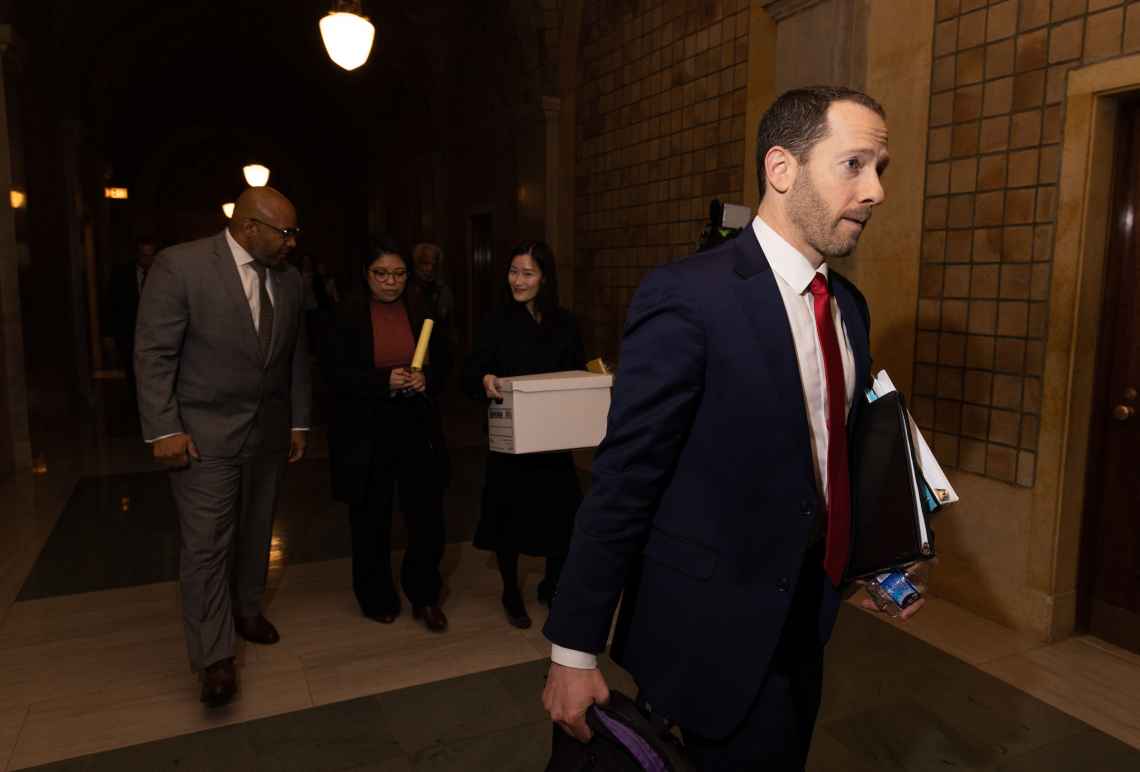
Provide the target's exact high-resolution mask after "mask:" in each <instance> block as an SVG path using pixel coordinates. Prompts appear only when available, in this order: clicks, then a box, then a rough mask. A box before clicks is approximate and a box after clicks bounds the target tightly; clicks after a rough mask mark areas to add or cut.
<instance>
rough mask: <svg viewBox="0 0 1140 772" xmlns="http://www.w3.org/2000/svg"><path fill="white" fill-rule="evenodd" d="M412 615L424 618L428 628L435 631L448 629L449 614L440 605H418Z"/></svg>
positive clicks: (416, 617)
mask: <svg viewBox="0 0 1140 772" xmlns="http://www.w3.org/2000/svg"><path fill="white" fill-rule="evenodd" d="M412 617H413V618H415V619H422V620H423V621H424V625H425V626H426V627H427V629H428V630H431V631H432V632H433V633H442V632H444V631H446V630H447V616H446V615H445V614H444V613H443V609H441V608H440V607H439V606H416V607H415V608H413V609H412Z"/></svg>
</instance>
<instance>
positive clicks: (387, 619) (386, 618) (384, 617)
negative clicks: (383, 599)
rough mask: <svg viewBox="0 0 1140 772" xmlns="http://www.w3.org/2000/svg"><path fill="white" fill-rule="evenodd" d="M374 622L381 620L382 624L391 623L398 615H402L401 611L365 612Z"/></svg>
mask: <svg viewBox="0 0 1140 772" xmlns="http://www.w3.org/2000/svg"><path fill="white" fill-rule="evenodd" d="M364 616H366V617H368V618H369V619H371V620H372V621H374V622H379V623H380V624H382V625H390V624H392V623H393V622H395V621H396V617H398V616H400V612H399V611H385V612H384V613H383V614H365V615H364Z"/></svg>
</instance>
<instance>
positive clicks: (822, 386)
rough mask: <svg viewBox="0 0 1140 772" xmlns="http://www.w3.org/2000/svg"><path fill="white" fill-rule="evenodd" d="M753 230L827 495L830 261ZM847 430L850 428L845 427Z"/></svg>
mask: <svg viewBox="0 0 1140 772" xmlns="http://www.w3.org/2000/svg"><path fill="white" fill-rule="evenodd" d="M752 230H753V232H754V233H755V234H756V239H757V240H758V241H759V242H760V248H761V249H763V250H764V256H765V257H767V258H768V264H769V265H771V266H772V272H773V273H774V274H775V275H776V286H777V288H779V290H780V297H781V299H782V300H783V301H784V310H785V311H786V312H787V314H788V324H789V325H790V326H791V329H792V341H793V343H794V345H795V347H796V360H797V361H798V362H799V366H800V382H801V383H802V384H803V390H804V409H805V410H806V412H807V419H808V431H810V432H811V445H812V451H813V453H812V455H813V458H812V461H813V462H814V464H813V466H814V467H815V479H816V484H817V485H818V486H819V490H820V491H821V492H822V494H821V495H822V496H823V497H824V498H825V499H826V496H827V442H828V428H827V378H826V374H825V371H824V365H823V351H822V349H821V348H820V344H819V331H818V330H817V329H816V326H815V298H814V297H813V296H812V294H811V289H810V287H811V281H812V279H813V278H815V275H816V274H817V273H819V274H822V275H823V278H824V280H825V281H826V280H827V278H828V268H827V263H823V264H822V265H820V266H819V268H813V267H812V264H811V263H810V262H809V261H808V259H807V258H806V257H804V256H803V255H802V254H801V253H800V252H799V251H798V250H796V248H795V247H793V246H792V245H791V244H789V243H788V242H787V241H785V240H784V238H783V237H782V236H780V234H778V233H776V231H774V230H772V228H771V227H769V225H768V224H767V223H766V222H764V221H763V220H762V219H760V217H759V216H757V217H756V218H755V219H753V220H752ZM831 317H832V319H834V320H835V330H836V333H837V335H838V337H839V339H840V347H839V348H840V355H841V358H842V359H843V380H844V383H845V385H846V389H845V391H846V394H847V400H846V401H847V404H846V405H845V411H844V415H848V414H849V413H850V411H851V400H852V399H853V398H854V396H855V355H854V353H853V352H852V350H851V341H850V339H849V337H848V335H847V327H846V326H845V325H844V324H843V319H842V317H841V315H840V313H839V304H838V303H836V302H835V296H834V295H833V296H832V297H831ZM844 431H846V427H844ZM550 659H551V661H552V662H554V663H556V664H559V665H565V666H566V667H572V668H577V669H580V670H590V669H593V668H595V667H597V666H598V660H597V657H595V656H594V655H593V654H590V653H589V652H584V651H577V650H575V649H567V648H565V647H563V646H559V645H558V644H552V645H551V651H550Z"/></svg>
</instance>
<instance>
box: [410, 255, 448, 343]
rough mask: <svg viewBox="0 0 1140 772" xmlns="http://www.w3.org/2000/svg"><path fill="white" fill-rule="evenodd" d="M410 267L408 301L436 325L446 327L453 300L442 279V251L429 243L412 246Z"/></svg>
mask: <svg viewBox="0 0 1140 772" xmlns="http://www.w3.org/2000/svg"><path fill="white" fill-rule="evenodd" d="M412 265H413V268H414V271H415V273H414V277H413V279H412V281H411V283H410V285H409V294H410V295H411V296H412V302H413V303H414V304H416V305H418V306H419V308H420V310H421V311H422V312H423V314H424V316H425V317H426V318H429V319H434V320H435V322H436V324H450V321H451V314H452V311H453V310H454V308H455V298H454V296H453V295H452V293H451V288H450V287H448V286H447V284H445V283H444V280H443V250H442V249H440V247H439V245H438V244H436V243H434V242H430V241H424V242H421V243H419V244H416V247H415V249H413V250H412Z"/></svg>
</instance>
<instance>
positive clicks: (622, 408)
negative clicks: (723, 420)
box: [543, 271, 706, 653]
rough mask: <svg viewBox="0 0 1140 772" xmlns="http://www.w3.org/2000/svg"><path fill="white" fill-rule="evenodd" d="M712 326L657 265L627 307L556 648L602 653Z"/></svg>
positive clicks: (686, 419)
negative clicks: (707, 327)
mask: <svg viewBox="0 0 1140 772" xmlns="http://www.w3.org/2000/svg"><path fill="white" fill-rule="evenodd" d="M705 352H706V343H705V333H704V329H703V326H702V325H701V324H700V322H699V321H698V318H697V315H696V314H695V313H694V311H693V308H692V303H691V301H688V300H686V299H685V298H684V297H683V290H682V289H681V288H680V287H679V286H678V285H677V279H676V278H675V276H674V275H673V273H672V272H669V271H658V272H656V273H654V274H651V275H650V277H649V278H648V279H647V280H646V281H645V283H644V284H643V285H642V286H641V288H640V289H639V290H638V292H637V294H636V296H635V297H634V299H633V303H632V305H631V307H630V312H629V318H628V321H627V323H626V328H625V335H624V340H623V342H622V349H621V358H620V360H619V367H618V372H617V375H616V377H615V379H614V394H613V401H612V404H611V407H610V415H609V422H608V426H607V431H606V438H605V440H604V441H603V442H602V445H601V447H599V449H598V453H597V455H596V456H595V459H594V467H593V487H592V489H591V491H590V495H589V496H588V497H587V498H586V500H585V501H584V502H583V504H582V507H581V509H579V511H578V515H577V518H576V520H575V526H574V537H573V540H572V542H571V546H570V554H569V557H568V559H567V562H566V567H565V569H564V570H563V573H562V577H561V579H560V581H559V588H558V600H557V602H556V603H555V604H554V605H553V608H552V611H551V614H550V617H549V619H548V620H547V623H546V626H545V628H544V630H543V632H544V633H545V635H546V637H547V638H548V639H549V640H550V641H551V642H552V643H555V644H557V645H559V646H562V647H564V648H567V649H575V650H577V651H581V652H593V653H597V652H600V651H602V649H604V648H605V644H606V638H607V636H608V634H609V630H610V623H611V620H612V618H613V614H614V611H615V609H616V608H617V604H618V599H619V598H620V596H621V593H622V590H623V588H624V586H625V582H626V577H627V575H628V572H629V569H630V566H631V563H632V561H633V560H634V559H636V557H637V556H638V555H639V554H640V552H641V550H642V549H643V547H644V544H645V541H646V539H647V537H648V534H649V529H650V527H651V525H652V521H653V516H654V512H655V510H656V507H657V502H658V501H659V499H660V497H661V494H662V493H663V492H664V490H665V488H666V486H667V485H668V483H669V479H670V475H671V473H672V470H673V468H674V465H675V463H676V460H677V457H678V455H679V453H680V451H681V447H682V444H683V441H684V438H685V437H686V436H687V434H688V431H689V428H690V426H691V424H692V420H693V415H694V413H695V410H696V407H697V404H698V403H699V401H700V397H701V394H702V391H703V384H704V370H705Z"/></svg>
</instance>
